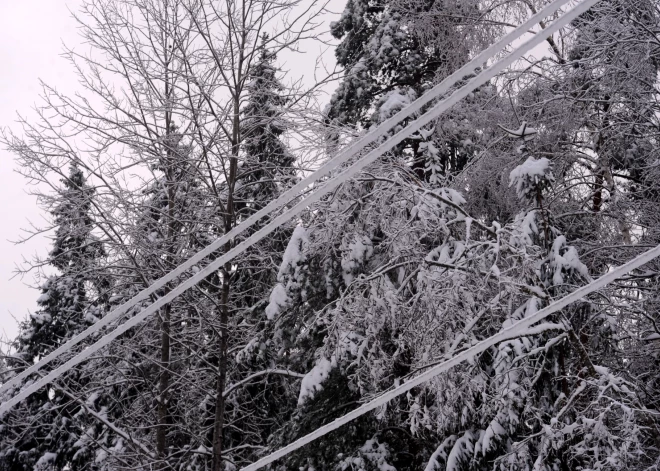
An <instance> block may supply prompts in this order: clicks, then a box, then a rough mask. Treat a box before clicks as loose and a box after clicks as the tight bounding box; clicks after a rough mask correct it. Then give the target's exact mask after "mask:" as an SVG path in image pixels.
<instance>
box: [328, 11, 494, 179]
mask: <svg viewBox="0 0 660 471" xmlns="http://www.w3.org/2000/svg"><path fill="white" fill-rule="evenodd" d="M485 16H487V13H486V12H482V11H480V10H479V2H475V1H473V0H460V1H457V2H446V1H421V0H409V1H406V0H388V1H384V2H373V1H369V0H349V1H348V3H347V4H346V8H345V9H344V12H343V13H342V16H341V18H340V19H339V21H337V22H334V23H333V24H332V26H331V32H332V34H333V35H334V36H335V38H337V39H341V43H340V44H339V45H338V46H337V49H336V51H335V55H336V57H337V63H338V64H339V65H341V66H343V67H344V68H345V71H346V72H345V76H344V78H343V80H342V82H341V83H340V85H339V87H338V88H337V90H336V91H335V92H334V94H333V96H332V100H331V102H330V105H329V108H328V119H329V121H330V122H334V123H335V124H340V125H347V124H348V125H354V126H355V125H356V126H358V127H361V128H369V127H370V126H371V125H372V124H378V123H380V122H381V121H384V120H385V119H387V118H389V117H390V116H392V115H394V114H395V113H396V112H398V111H399V110H401V108H403V107H404V106H405V105H407V104H408V103H410V102H412V101H413V100H415V99H416V98H418V97H419V96H421V95H422V94H423V93H424V92H425V91H427V90H428V89H429V88H431V87H432V86H433V85H435V84H436V83H438V82H439V81H440V80H442V79H443V78H445V77H446V76H447V75H449V74H450V73H451V72H453V71H454V70H456V69H457V68H459V67H460V66H462V65H463V64H464V63H465V62H466V61H467V59H468V57H469V53H470V50H471V48H473V47H475V45H476V44H475V42H474V41H475V39H474V36H477V34H475V32H476V31H477V29H478V30H479V31H480V32H479V34H480V35H482V36H484V35H485V36H488V34H489V32H490V31H489V27H488V26H487V23H486V22H484V23H480V24H477V23H479V22H478V21H475V18H479V17H481V18H484V17H485ZM477 27H478V28H477ZM492 97H493V89H492V87H489V86H484V87H482V88H481V89H480V90H479V91H477V92H476V93H475V94H474V95H473V96H472V97H471V98H470V99H468V100H466V101H464V103H462V104H461V105H459V106H457V107H455V109H454V110H452V111H450V112H448V113H446V116H445V118H443V120H442V121H440V122H438V123H437V125H435V124H434V125H431V126H428V127H427V128H426V129H425V130H423V131H422V132H421V133H419V134H418V135H416V136H415V137H414V138H411V139H408V140H406V141H404V142H403V143H402V144H401V146H400V152H399V155H400V156H401V157H405V159H406V160H408V161H409V162H410V163H412V167H413V169H414V170H415V173H416V174H417V176H418V178H420V179H426V180H428V181H430V182H431V183H434V184H437V185H440V183H441V180H443V179H444V178H446V177H449V176H451V175H452V174H455V173H456V172H458V171H460V170H461V169H462V168H463V167H464V166H465V165H466V163H467V161H468V159H469V157H470V155H471V154H472V153H473V152H474V149H475V145H477V144H478V142H479V141H481V140H482V139H483V138H484V136H483V135H481V134H479V133H477V132H475V127H476V126H478V124H477V121H475V117H474V116H473V114H472V113H471V112H470V109H471V108H472V107H473V106H474V104H475V102H477V103H479V104H483V103H487V101H488V99H492ZM470 105H472V106H470Z"/></svg>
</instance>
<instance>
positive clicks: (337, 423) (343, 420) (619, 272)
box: [241, 245, 660, 471]
mask: <svg viewBox="0 0 660 471" xmlns="http://www.w3.org/2000/svg"><path fill="white" fill-rule="evenodd" d="M658 256H660V245H658V246H657V247H655V248H653V249H651V250H649V251H647V252H644V253H643V254H641V255H639V256H638V257H636V258H634V259H632V260H631V261H629V262H628V263H625V264H623V265H621V266H619V267H617V268H615V269H614V270H612V271H610V272H609V273H607V274H605V275H603V276H601V277H600V278H598V279H597V280H594V281H592V282H591V283H589V284H588V285H585V286H583V287H581V288H578V289H576V290H575V291H573V292H572V293H571V294H569V295H567V296H564V297H563V298H561V299H559V300H557V301H554V302H552V303H551V304H549V305H548V306H546V307H545V308H543V309H541V310H540V311H537V312H536V313H534V314H532V315H531V316H529V317H526V318H525V319H522V320H520V321H518V322H516V323H515V324H512V325H511V326H509V327H507V328H506V329H503V330H502V331H500V332H499V333H497V334H495V335H493V336H492V337H488V338H487V339H485V340H482V341H481V342H479V343H477V344H475V345H473V346H472V347H470V348H468V349H467V350H464V351H462V352H461V353H459V354H457V355H454V356H453V357H452V358H450V359H449V360H446V361H444V362H442V363H440V364H438V365H437V366H434V367H433V368H431V369H429V370H427V371H425V372H424V373H422V374H420V375H419V376H416V377H415V378H413V379H411V380H410V381H408V382H407V383H404V384H402V385H401V386H398V387H396V388H394V389H392V390H390V391H387V392H386V393H384V394H382V395H381V396H379V397H377V398H376V399H374V400H373V401H371V402H368V403H366V404H364V405H362V406H360V407H358V408H357V409H355V410H353V411H351V412H349V413H348V414H346V415H344V416H342V417H339V418H337V419H335V420H334V421H332V422H330V423H329V424H326V425H323V426H322V427H319V428H318V429H316V430H314V431H313V432H312V433H309V434H308V435H305V436H304V437H301V438H299V439H298V440H296V441H295V442H293V443H291V444H289V445H287V446H285V447H283V448H280V449H279V450H277V451H276V452H274V453H271V454H270V455H268V456H265V457H264V458H261V459H260V460H259V461H256V462H254V463H252V464H251V465H248V466H246V467H244V468H241V471H256V470H258V469H260V468H263V467H264V466H266V465H268V464H270V463H272V462H274V461H276V460H278V459H280V458H282V457H284V456H286V455H288V454H289V453H291V452H293V451H295V450H297V449H298V448H300V447H303V446H305V445H306V444H308V443H310V442H312V441H314V440H316V439H317V438H320V437H322V436H324V435H326V434H328V433H330V432H332V431H333V430H336V429H338V428H339V427H341V426H342V425H345V424H347V423H348V422H350V421H352V420H355V419H357V418H358V417H360V416H361V415H364V414H366V413H367V412H369V411H372V410H374V409H376V408H378V407H380V406H383V405H385V404H387V403H388V402H389V401H391V400H392V399H394V398H395V397H397V396H400V395H401V394H404V393H405V392H407V391H410V390H411V389H412V388H414V387H416V386H419V385H420V384H422V383H424V382H426V381H428V380H430V379H431V378H433V377H435V376H437V375H439V374H440V373H442V372H444V371H447V370H449V369H450V368H452V367H454V366H456V365H458V364H459V363H462V362H464V361H466V360H468V359H470V358H474V356H475V355H478V354H479V353H482V352H484V351H485V350H487V349H489V348H490V347H492V346H494V345H497V344H498V343H500V342H503V341H505V340H509V339H512V338H515V337H521V336H525V335H526V334H528V333H530V332H531V331H530V330H529V327H531V326H532V325H533V324H535V323H536V322H539V321H541V320H543V319H545V318H546V317H548V316H549V315H550V314H552V313H554V312H557V311H558V310H560V309H562V308H564V307H566V306H568V305H569V304H571V303H573V302H575V301H578V300H580V299H582V298H584V297H585V296H586V295H588V294H589V293H593V292H594V291H596V290H598V289H600V288H602V287H604V286H605V285H607V284H608V283H611V282H612V281H614V280H616V279H617V278H621V277H622V276H624V275H626V274H627V273H629V272H630V271H632V270H634V269H635V268H638V267H641V266H642V265H644V264H645V263H648V262H650V261H651V260H653V259H654V258H656V257H658ZM532 331H533V330H532Z"/></svg>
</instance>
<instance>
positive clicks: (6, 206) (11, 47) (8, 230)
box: [0, 0, 345, 338]
mask: <svg viewBox="0 0 660 471" xmlns="http://www.w3.org/2000/svg"><path fill="white" fill-rule="evenodd" d="M81 3H82V0H0V127H11V128H12V129H14V131H16V133H17V134H20V129H19V128H18V127H17V125H16V123H15V121H16V116H17V115H16V113H20V114H21V115H23V116H26V117H28V118H29V117H30V116H31V115H32V112H31V109H32V108H33V107H34V106H35V105H37V104H39V94H40V92H41V89H40V86H39V79H41V80H43V81H44V82H46V83H48V84H49V85H54V86H55V87H57V88H58V89H59V90H61V91H64V92H68V93H71V92H73V91H74V90H75V89H76V87H77V78H76V77H75V75H74V74H73V73H72V72H71V68H70V66H69V64H68V63H67V62H66V61H65V60H64V59H63V58H61V57H60V54H61V52H62V50H63V43H66V45H67V46H69V47H74V48H84V47H85V46H84V45H83V44H82V43H81V40H80V38H79V36H78V34H77V29H76V26H77V25H76V22H75V21H74V20H73V19H72V18H71V14H70V11H74V12H75V11H77V10H78V9H79V6H80V4H81ZM331 4H332V5H331V8H332V10H334V11H336V12H338V13H340V12H341V10H342V9H343V6H344V4H345V0H331ZM332 16H334V15H332ZM331 19H334V18H328V20H331ZM324 26H325V27H324V28H323V29H326V30H327V24H326V25H324ZM303 46H306V45H303ZM305 49H306V52H307V53H308V54H307V57H310V56H312V58H311V60H309V61H307V60H304V61H301V60H300V58H299V57H297V58H294V57H291V58H289V57H282V56H281V57H280V60H281V61H283V62H284V64H283V65H284V66H285V69H289V70H290V69H292V68H293V67H295V68H296V69H300V70H301V72H300V74H301V75H304V74H305V73H307V75H309V76H310V77H309V78H310V79H311V75H312V74H311V72H312V71H313V65H314V59H313V57H316V56H317V55H318V53H319V51H320V45H319V44H318V43H314V44H311V45H310V46H309V47H305ZM283 56H285V55H283ZM324 56H325V59H324V60H325V63H326V64H327V65H328V66H332V64H333V63H334V61H333V57H332V51H328V52H326V54H325V55H324ZM302 69H308V70H306V71H302ZM292 75H293V74H290V77H291V76H292ZM321 75H322V74H321ZM16 168H17V165H16V163H15V162H14V156H13V155H12V154H10V153H9V152H7V151H5V150H4V149H2V148H0V337H3V338H14V337H15V336H16V334H17V332H18V325H17V320H18V321H20V320H22V319H24V318H25V317H26V316H27V314H28V313H29V312H33V311H34V310H36V308H37V304H36V299H37V298H38V297H39V292H38V290H36V289H34V288H31V287H30V286H28V285H34V284H35V282H34V278H33V277H32V276H30V275H27V276H25V277H24V278H23V279H22V280H21V279H20V278H18V277H16V278H13V279H12V277H13V275H14V270H15V267H16V265H17V264H20V263H21V262H22V261H23V258H24V257H25V258H28V259H31V258H33V257H34V255H35V254H37V253H38V254H40V255H42V256H44V255H46V254H47V252H48V249H49V246H50V241H49V240H48V239H47V237H46V236H41V237H36V238H34V239H33V240H31V241H29V242H28V243H25V244H21V245H18V246H17V245H15V244H14V243H12V241H15V240H17V239H19V238H20V236H21V228H25V227H28V226H29V221H32V222H33V223H34V224H35V225H37V226H39V225H42V223H43V222H44V217H45V216H46V215H45V214H44V213H43V211H42V210H41V209H40V208H39V207H38V206H37V202H36V198H35V197H34V196H31V195H29V194H28V191H29V187H28V186H27V182H26V180H25V178H24V177H23V176H21V175H19V174H17V173H16Z"/></svg>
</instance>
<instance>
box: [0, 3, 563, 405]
mask: <svg viewBox="0 0 660 471" xmlns="http://www.w3.org/2000/svg"><path fill="white" fill-rule="evenodd" d="M568 1H569V0H555V1H554V2H552V3H550V4H549V5H547V6H546V7H545V8H543V9H542V10H541V11H539V12H538V13H537V14H535V15H533V16H532V17H530V18H529V19H528V20H527V21H525V22H524V23H522V24H521V25H520V26H519V27H518V28H516V29H514V30H513V31H511V32H510V33H508V34H507V35H505V36H504V37H502V39H500V40H499V41H497V42H496V43H494V44H493V45H492V46H490V47H488V48H487V49H485V50H484V51H482V52H481V53H480V54H479V55H477V56H476V57H475V58H474V59H472V60H471V61H470V62H468V63H467V64H465V65H464V66H463V67H461V68H460V69H459V70H457V71H456V72H454V73H453V74H451V75H450V76H449V77H447V78H446V79H444V80H443V81H442V82H440V83H439V84H438V85H436V86H435V87H433V88H432V89H431V90H429V91H428V92H427V93H425V94H423V95H422V96H421V97H419V98H418V99H417V100H415V101H413V102H412V103H410V104H409V105H407V106H406V107H404V108H403V109H401V111H399V112H398V113H397V114H395V115H394V116H392V117H391V118H389V119H387V120H386V121H384V122H383V123H381V124H380V125H378V126H377V127H376V128H375V129H373V130H371V131H369V132H368V133H367V134H365V135H364V136H362V137H361V138H359V139H357V140H356V141H355V142H353V143H351V144H350V145H348V146H347V147H346V148H345V149H343V150H342V151H341V152H339V153H338V154H337V155H336V156H335V157H333V158H332V159H330V160H328V161H327V162H326V163H325V164H324V165H322V166H321V167H320V168H319V169H318V170H316V171H315V172H313V173H312V174H311V175H309V176H307V177H305V178H303V179H302V180H301V181H300V182H298V183H297V184H296V185H295V186H293V187H292V188H290V189H289V190H287V191H286V192H284V193H283V194H282V195H281V196H280V197H279V198H277V199H276V200H273V201H271V202H270V203H268V204H267V205H266V206H265V207H264V208H262V209H261V210H259V211H258V212H256V213H255V214H253V215H252V216H250V217H249V218H248V219H246V220H245V221H244V222H242V223H241V224H239V225H238V226H236V227H235V228H234V229H232V230H231V231H230V232H228V233H227V234H225V235H224V236H222V237H220V238H219V239H217V240H216V241H214V242H213V243H211V244H210V245H209V246H208V247H205V248H204V249H202V250H200V251H199V252H198V253H196V254H195V255H193V256H192V257H191V258H190V259H188V260H187V261H186V262H184V263H182V264H181V265H179V266H178V267H176V268H175V269H173V270H172V271H171V272H169V273H167V274H166V275H164V276H162V277H161V278H159V279H157V280H155V281H154V282H153V283H152V284H151V285H149V287H147V288H145V289H144V290H142V291H140V292H139V293H138V294H136V295H135V296H133V297H132V298H131V299H129V300H128V301H126V302H125V303H123V304H122V305H120V306H118V307H116V308H115V309H113V310H112V311H111V312H109V313H108V314H107V315H105V316H104V317H103V318H101V319H100V320H99V321H98V322H96V323H95V324H93V325H91V326H90V327H88V328H87V329H85V330H84V331H83V332H81V333H79V334H77V335H76V336H75V337H73V338H71V339H70V340H69V341H67V342H66V343H64V344H63V345H61V346H60V347H58V348H57V349H55V350H53V351H52V352H50V353H49V354H47V355H45V356H44V357H43V358H41V359H40V360H39V361H38V362H37V363H35V364H34V365H32V366H30V367H29V368H27V369H26V370H24V371H22V372H21V373H20V374H18V375H16V376H15V377H13V378H11V379H9V380H7V381H6V382H5V383H3V384H2V385H0V394H1V393H2V392H4V391H6V390H7V389H9V388H11V387H13V386H15V385H17V384H19V383H21V382H22V381H23V380H24V379H25V378H27V377H28V376H29V375H31V374H32V373H34V372H36V371H38V370H39V369H41V368H42V367H43V366H45V365H47V364H48V363H50V362H51V361H52V360H54V359H55V358H57V357H58V356H60V355H61V354H63V353H66V352H67V351H69V350H70V349H71V348H72V347H74V346H75V345H77V344H79V343H80V342H82V341H83V340H85V339H86V338H87V337H89V336H90V335H92V334H94V333H96V332H98V331H100V330H101V329H102V328H103V327H105V326H107V325H108V324H110V323H112V322H114V321H115V320H116V319H119V318H120V317H121V316H123V315H124V314H126V313H127V312H128V311H129V310H130V309H132V308H133V307H134V306H135V305H136V304H138V303H139V302H140V301H143V300H145V299H147V298H148V297H149V296H150V295H152V294H154V293H155V292H156V291H157V290H159V289H160V288H162V287H163V286H165V285H166V284H167V283H169V282H170V281H172V280H174V279H175V278H177V277H179V276H181V275H182V274H183V273H185V272H187V271H188V270H190V269H191V268H192V267H193V266H194V265H196V264H197V263H199V262H201V261H202V260H204V259H205V258H206V257H208V256H209V255H211V254H212V253H213V252H215V251H216V250H218V249H219V248H221V247H222V246H223V245H224V244H226V243H227V241H229V240H231V239H232V238H234V237H236V236H237V235H239V234H241V233H242V232H244V231H245V230H246V229H248V228H250V227H252V226H253V225H254V224H255V223H257V222H258V221H259V220H261V219H262V218H263V217H265V216H267V215H268V214H270V213H271V212H273V211H275V210H277V209H279V208H281V207H282V206H284V205H285V204H287V203H288V202H290V201H291V200H292V199H294V198H295V197H297V196H299V195H300V193H301V192H302V191H303V190H304V189H305V188H307V187H308V186H309V185H311V184H313V183H314V182H315V181H316V180H318V179H319V178H322V177H324V176H326V175H328V174H329V173H330V172H331V171H332V170H334V169H336V168H337V167H338V166H340V165H341V164H343V163H345V162H346V161H348V160H349V159H351V158H352V157H353V156H355V155H356V154H357V153H358V152H360V151H361V150H362V149H363V148H364V147H365V146H367V145H368V144H370V143H371V142H374V141H375V140H377V139H379V138H381V137H383V136H384V135H385V134H386V133H387V131H389V130H390V129H391V128H392V127H394V126H395V125H396V124H398V123H399V122H400V121H401V120H403V119H405V118H407V117H409V116H410V115H412V114H414V113H416V112H418V111H419V110H420V109H422V107H424V106H425V105H426V104H428V103H429V102H431V101H432V100H434V99H436V98H438V97H439V96H441V95H443V94H444V93H446V92H447V91H449V89H450V88H451V87H453V86H454V85H455V84H456V83H457V82H458V81H459V80H461V79H462V78H463V77H465V75H467V74H470V73H473V72H474V70H475V69H476V68H477V67H480V66H482V65H483V64H484V63H485V62H486V61H487V60H488V59H490V58H491V57H493V56H495V55H497V54H499V53H500V52H502V50H503V49H504V48H505V47H506V46H507V45H509V44H510V43H512V42H513V41H515V40H516V39H518V38H519V37H520V36H522V34H524V33H525V32H527V31H528V30H529V29H530V28H531V27H532V26H534V25H535V24H537V23H538V22H539V21H540V20H542V19H543V18H546V17H547V16H549V15H551V14H552V13H554V12H555V11H556V10H557V9H558V8H559V7H561V6H562V5H563V4H565V3H567V2H568ZM202 278H203V277H202V276H198V277H195V279H197V280H201V279H202Z"/></svg>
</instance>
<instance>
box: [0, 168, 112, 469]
mask: <svg viewBox="0 0 660 471" xmlns="http://www.w3.org/2000/svg"><path fill="white" fill-rule="evenodd" d="M62 183H63V185H64V186H63V189H62V190H61V192H60V193H59V194H58V195H57V196H56V198H55V205H54V208H53V210H52V211H51V214H52V215H53V221H54V226H55V234H54V240H53V248H52V250H51V251H50V253H49V258H48V261H49V263H50V265H51V266H52V267H54V268H55V269H56V270H57V273H56V274H54V275H52V276H48V277H47V279H46V281H45V282H44V283H43V284H42V287H41V293H42V294H41V296H40V297H39V299H38V300H37V304H38V305H39V310H38V311H37V312H35V313H34V314H31V315H30V317H29V319H28V320H27V321H25V322H24V323H23V324H22V325H21V332H20V335H19V336H18V338H17V340H16V342H15V345H14V348H15V351H16V353H15V355H14V359H13V360H11V365H12V366H13V367H14V368H17V369H20V368H23V367H25V366H26V365H29V364H31V363H33V362H34V361H35V360H37V359H38V358H39V357H41V356H43V355H46V354H48V353H49V352H51V351H52V350H54V349H55V348H57V347H58V346H59V345H61V344H62V343H64V342H66V341H67V340H69V339H70V338H71V337H72V336H74V335H76V334H77V333H79V332H80V331H82V330H83V329H85V328H86V327H87V326H88V325H89V324H90V323H93V322H94V321H95V320H96V319H97V318H98V317H100V316H101V315H102V314H103V311H104V309H105V306H104V305H103V300H104V299H106V296H107V293H105V292H104V291H99V290H105V289H106V288H107V285H108V283H107V280H106V278H105V277H103V276H101V275H100V271H99V261H100V259H101V258H102V257H103V256H104V250H103V246H102V244H101V243H100V241H99V240H98V238H97V237H96V236H95V235H94V234H93V233H92V229H93V227H94V226H93V220H92V216H91V205H92V198H93V195H94V190H93V189H92V188H91V187H89V186H88V185H87V183H86V181H85V177H84V175H83V172H82V170H81V169H80V168H78V166H76V165H75V164H73V165H72V166H71V169H70V171H69V174H68V177H67V178H64V179H63V180H62ZM90 291H91V292H93V293H94V294H95V295H96V296H95V298H94V297H90ZM80 376H81V375H80V372H72V373H71V374H69V375H68V376H67V377H66V378H65V379H63V380H61V381H60V382H59V383H58V384H59V386H58V385H54V386H53V387H51V388H44V389H42V390H41V391H39V392H38V393H36V394H34V395H32V396H31V397H30V398H28V400H27V401H26V402H25V403H24V404H22V405H21V406H20V407H19V408H18V409H17V410H16V411H15V412H14V413H12V415H11V417H9V418H8V420H7V424H6V425H5V426H4V427H2V428H1V429H0V440H1V442H2V444H1V445H0V450H1V452H0V469H3V470H16V471H19V470H33V469H42V467H43V469H46V467H49V468H48V469H72V470H75V469H83V468H86V466H87V465H88V464H89V462H88V460H89V459H90V457H91V456H90V453H89V451H85V450H82V449H81V448H80V447H76V446H75V443H76V442H77V441H78V440H79V438H80V437H81V435H83V434H84V432H85V429H84V427H82V426H81V424H82V423H84V422H83V421H82V420H77V419H76V417H77V416H83V415H84V414H85V407H83V406H82V405H81V403H80V402H79V401H76V400H74V397H73V396H72V395H71V393H70V391H69V389H74V390H76V386H75V385H76V384H77V382H78V381H79V380H80ZM23 421H26V422H23ZM27 424H29V425H28V426H27V429H26V428H25V427H26V425H27ZM87 469H89V468H87Z"/></svg>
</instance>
